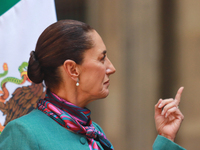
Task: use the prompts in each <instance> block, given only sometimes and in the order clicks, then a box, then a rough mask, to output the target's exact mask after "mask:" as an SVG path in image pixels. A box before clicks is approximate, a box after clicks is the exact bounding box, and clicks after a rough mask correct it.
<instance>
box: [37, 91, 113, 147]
mask: <svg viewBox="0 0 200 150" xmlns="http://www.w3.org/2000/svg"><path fill="white" fill-rule="evenodd" d="M38 109H39V110H41V111H42V112H44V113H45V114H47V115H48V116H50V117H51V118H52V119H54V120H55V121H56V122H57V123H59V124H60V125H61V126H63V127H65V128H67V129H68V130H71V131H73V132H75V133H78V134H82V135H85V136H86V138H87V140H88V145H89V148H90V150H100V147H99V146H98V145H97V143H96V141H95V140H98V141H99V142H100V144H101V146H102V147H103V148H104V150H114V148H113V146H112V144H111V143H110V142H109V141H108V139H107V138H106V136H105V135H104V134H103V133H101V132H100V131H98V130H96V129H95V127H94V126H93V125H92V120H91V119H90V114H91V112H90V110H89V109H87V108H81V107H78V106H75V105H73V104H71V103H69V102H67V101H66V100H64V99H62V98H60V97H58V96H57V95H55V94H54V93H51V92H50V91H49V90H47V94H46V97H45V98H44V99H41V100H40V101H39V102H38Z"/></svg>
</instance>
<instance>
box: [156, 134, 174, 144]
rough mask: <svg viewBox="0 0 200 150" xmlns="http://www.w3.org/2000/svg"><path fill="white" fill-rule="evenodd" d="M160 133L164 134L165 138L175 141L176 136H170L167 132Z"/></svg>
mask: <svg viewBox="0 0 200 150" xmlns="http://www.w3.org/2000/svg"><path fill="white" fill-rule="evenodd" d="M159 135H161V136H164V137H165V138H167V139H169V140H171V141H172V142H174V139H175V137H172V136H169V135H167V134H163V133H159Z"/></svg>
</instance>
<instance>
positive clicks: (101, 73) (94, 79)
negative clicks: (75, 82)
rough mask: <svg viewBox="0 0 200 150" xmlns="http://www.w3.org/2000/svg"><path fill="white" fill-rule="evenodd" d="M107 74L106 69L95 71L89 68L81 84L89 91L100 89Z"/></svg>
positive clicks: (100, 68) (101, 68) (99, 68)
mask: <svg viewBox="0 0 200 150" xmlns="http://www.w3.org/2000/svg"><path fill="white" fill-rule="evenodd" d="M105 72H106V71H105V69H104V67H98V68H95V69H94V68H87V71H85V73H84V76H82V78H81V81H80V82H82V84H83V86H84V87H85V88H86V89H88V90H97V89H100V88H102V87H101V86H102V85H103V83H104V78H105Z"/></svg>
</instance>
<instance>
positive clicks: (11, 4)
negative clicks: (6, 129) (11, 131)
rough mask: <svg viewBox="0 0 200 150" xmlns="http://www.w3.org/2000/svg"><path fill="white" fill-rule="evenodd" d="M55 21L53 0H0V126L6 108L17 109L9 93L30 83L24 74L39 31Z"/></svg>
mask: <svg viewBox="0 0 200 150" xmlns="http://www.w3.org/2000/svg"><path fill="white" fill-rule="evenodd" d="M56 20H57V19H56V12H55V4H54V0H0V124H1V125H4V122H5V119H6V115H5V113H4V112H5V111H6V109H8V108H9V109H10V108H11V107H13V108H15V109H16V110H15V111H17V108H19V107H18V106H9V105H8V104H9V103H8V101H9V100H10V98H11V97H12V94H13V93H14V92H15V91H16V89H17V88H20V87H21V88H22V87H26V86H29V85H31V82H30V81H29V80H28V79H27V77H26V74H27V72H26V71H27V65H28V64H27V62H28V59H29V54H30V52H31V51H32V50H34V49H35V45H36V42H37V39H38V37H39V35H40V34H41V33H42V31H43V30H44V29H45V28H46V27H47V26H49V25H50V24H52V23H54V22H56ZM5 104H6V107H5ZM16 107H17V108H16ZM12 113H14V112H12ZM1 129H2V128H1V126H0V131H1Z"/></svg>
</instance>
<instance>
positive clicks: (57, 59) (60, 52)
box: [28, 20, 93, 88]
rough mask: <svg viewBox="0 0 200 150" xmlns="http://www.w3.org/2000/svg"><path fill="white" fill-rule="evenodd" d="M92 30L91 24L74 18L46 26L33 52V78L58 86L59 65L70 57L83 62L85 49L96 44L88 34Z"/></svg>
mask: <svg viewBox="0 0 200 150" xmlns="http://www.w3.org/2000/svg"><path fill="white" fill-rule="evenodd" d="M92 30H93V28H91V27H90V26H89V25H87V24H85V23H83V22H80V21H75V20H60V21H58V22H56V23H54V24H52V25H50V26H49V27H47V28H46V29H45V30H44V31H43V33H42V34H41V35H40V37H39V39H38V41H37V44H36V49H35V51H32V52H31V54H30V58H29V65H28V77H29V78H30V80H31V81H32V82H34V83H41V82H42V81H43V80H44V81H45V84H46V86H47V87H48V88H57V87H58V85H59V83H60V82H61V76H60V73H59V71H58V67H59V66H61V65H62V64H63V63H64V62H65V60H67V59H70V60H73V61H75V62H76V63H77V64H81V63H82V61H83V53H84V52H85V51H86V50H88V49H91V48H92V47H93V42H92V39H91V37H90V36H89V34H88V33H89V32H90V31H92Z"/></svg>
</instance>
